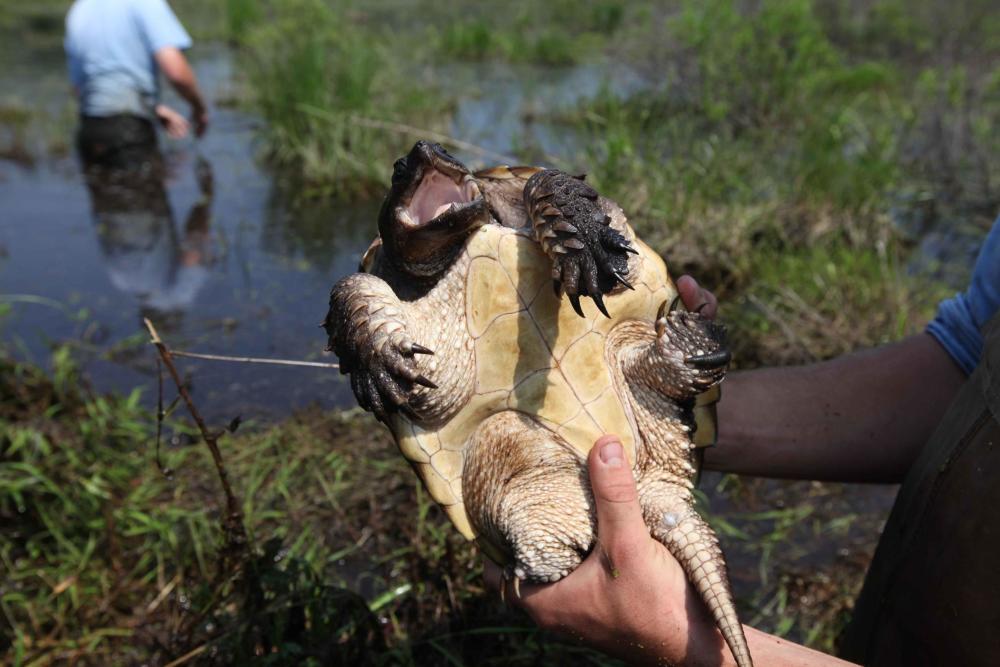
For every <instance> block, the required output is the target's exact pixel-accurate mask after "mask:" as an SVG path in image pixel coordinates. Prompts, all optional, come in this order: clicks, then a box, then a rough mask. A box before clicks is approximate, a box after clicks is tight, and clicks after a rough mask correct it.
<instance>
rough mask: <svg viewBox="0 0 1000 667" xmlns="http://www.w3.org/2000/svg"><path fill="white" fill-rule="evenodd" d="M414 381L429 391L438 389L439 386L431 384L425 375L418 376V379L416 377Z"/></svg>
mask: <svg viewBox="0 0 1000 667" xmlns="http://www.w3.org/2000/svg"><path fill="white" fill-rule="evenodd" d="M413 381H414V382H416V383H417V384H419V385H420V386H422V387H427V388H428V389H437V388H438V386H437V385H436V384H434V383H433V382H431V381H430V380H428V379H427V378H426V377H424V376H423V375H418V376H417V377H415V378H414V379H413Z"/></svg>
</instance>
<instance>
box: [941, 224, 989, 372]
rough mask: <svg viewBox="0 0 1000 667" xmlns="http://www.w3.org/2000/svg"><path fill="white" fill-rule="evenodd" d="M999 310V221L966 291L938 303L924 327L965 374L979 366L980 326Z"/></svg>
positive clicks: (987, 237)
mask: <svg viewBox="0 0 1000 667" xmlns="http://www.w3.org/2000/svg"><path fill="white" fill-rule="evenodd" d="M997 310H1000V218H997V219H996V220H995V221H994V222H993V229H991V230H990V233H989V234H988V235H987V236H986V240H985V241H984V242H983V247H982V249H981V250H980V251H979V258H978V259H976V266H975V268H974V269H973V270H972V280H971V281H970V282H969V288H968V289H967V290H966V291H965V292H962V293H961V294H956V295H955V296H954V298H951V299H948V300H946V301H942V302H941V304H940V305H939V306H938V311H937V317H935V318H934V320H933V321H932V322H931V323H930V324H929V325H928V326H927V333H929V334H930V335H932V336H934V338H936V339H937V341H938V342H939V343H941V345H942V346H943V347H944V349H945V350H947V351H948V354H950V355H951V357H952V359H954V360H955V363H957V364H958V365H959V366H960V367H961V368H962V370H964V371H965V372H966V374H971V373H972V371H973V369H975V367H976V366H977V365H978V364H979V357H980V356H981V355H982V352H983V331H982V329H983V326H984V325H985V324H986V323H987V322H988V321H989V320H990V318H992V317H993V315H994V314H995V313H996V312H997Z"/></svg>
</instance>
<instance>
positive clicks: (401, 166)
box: [392, 157, 409, 185]
mask: <svg viewBox="0 0 1000 667" xmlns="http://www.w3.org/2000/svg"><path fill="white" fill-rule="evenodd" d="M408 171H409V170H408V169H407V165H406V158H405V157H401V158H399V159H398V160H396V162H395V164H393V165H392V184H393V185H397V184H399V183H400V182H401V181H405V180H406V174H407V172H408Z"/></svg>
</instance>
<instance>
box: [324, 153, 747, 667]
mask: <svg viewBox="0 0 1000 667" xmlns="http://www.w3.org/2000/svg"><path fill="white" fill-rule="evenodd" d="M378 224H379V238H378V239H377V240H376V241H375V242H374V243H373V244H372V246H371V247H370V248H369V250H368V252H367V253H365V256H364V258H363V259H362V263H361V272H360V273H355V274H352V275H349V276H347V277H345V278H343V279H342V280H340V281H339V282H338V283H337V284H336V285H335V286H334V287H333V291H332V293H331V296H330V310H329V312H328V314H327V317H326V320H325V322H324V326H325V328H326V331H327V333H328V334H329V343H330V348H332V349H333V350H334V351H335V352H336V354H337V356H338V357H339V359H340V364H341V365H340V368H341V372H342V373H349V374H350V376H351V385H352V389H353V391H354V393H355V395H356V397H357V399H358V401H359V403H360V404H361V406H362V407H364V408H365V409H367V410H371V411H372V412H374V414H375V416H376V417H377V418H378V419H379V420H381V421H382V422H384V423H385V424H387V425H388V427H389V429H390V430H391V431H392V434H393V436H394V437H395V439H396V442H397V443H398V444H399V448H400V450H401V451H402V453H403V455H404V456H405V457H406V458H407V459H408V460H409V461H410V462H411V463H412V465H413V467H414V469H415V470H416V472H417V474H418V475H419V476H420V478H421V479H422V480H423V481H424V483H425V485H426V486H427V489H428V491H429V492H430V494H431V496H432V497H433V498H434V500H435V501H437V502H438V503H439V504H440V505H441V507H442V508H443V509H444V511H445V512H446V513H447V515H448V516H449V517H450V518H451V520H452V522H453V523H454V524H455V526H456V527H457V528H458V530H459V531H461V532H462V534H463V535H465V536H466V537H467V538H469V539H475V540H477V542H478V543H479V544H480V546H481V548H482V549H483V550H484V552H486V553H487V554H488V555H489V556H490V558H492V559H493V560H494V561H496V562H497V563H498V564H500V565H501V566H503V567H504V572H505V575H506V576H507V577H512V578H514V579H515V582H514V583H515V585H516V584H517V582H518V581H520V580H522V579H523V580H528V581H535V582H539V581H556V580H558V579H559V578H561V577H563V576H565V575H567V574H568V573H569V572H570V571H572V570H573V569H574V568H575V567H576V566H577V565H578V564H579V563H580V562H581V560H582V559H583V558H584V557H585V556H586V554H587V553H588V552H589V551H590V549H591V548H592V547H593V546H594V538H595V528H596V526H595V516H594V512H593V498H592V496H591V491H590V485H589V482H588V480H587V472H586V457H587V453H588V451H589V450H590V448H591V446H592V444H593V442H594V441H595V440H596V439H597V438H598V437H599V436H600V435H602V434H604V433H615V434H617V435H619V436H620V437H621V440H622V444H623V445H624V448H625V451H626V454H627V457H628V460H629V461H630V462H631V463H632V465H633V472H634V473H635V477H636V481H637V484H638V489H639V499H640V503H641V505H642V508H643V513H644V518H645V521H646V524H647V526H648V527H649V529H650V533H651V534H652V535H653V537H654V538H656V539H657V540H659V541H660V542H662V543H663V544H664V545H666V546H667V548H668V549H669V550H670V552H671V553H672V554H673V555H674V556H675V557H676V558H677V559H678V560H679V561H680V563H681V565H682V566H683V568H684V570H685V571H686V572H687V575H688V577H689V579H690V580H691V581H692V583H693V584H694V585H695V587H696V589H697V590H698V591H699V593H700V594H701V597H702V599H703V600H704V601H705V603H706V605H707V606H708V608H709V610H710V611H711V613H712V615H713V617H714V618H715V620H716V622H717V624H718V626H719V628H720V630H721V631H722V634H723V635H724V637H725V639H726V642H727V643H728V645H729V647H730V649H731V650H732V652H733V655H734V656H735V657H736V659H737V663H738V664H739V665H741V666H747V665H750V664H751V660H750V656H749V652H748V649H747V645H746V639H745V637H744V635H743V629H742V626H741V625H740V623H739V621H738V619H737V616H736V610H735V607H734V605H733V601H732V594H731V593H730V590H729V583H728V579H727V576H726V570H725V563H724V561H723V559H722V554H721V552H720V550H719V546H718V541H717V539H716V537H715V535H714V534H713V532H712V531H711V529H710V528H709V527H708V525H707V524H706V523H705V522H704V521H703V520H702V518H701V517H700V516H699V515H698V513H697V512H696V511H695V509H694V498H693V496H692V487H693V479H694V476H695V473H696V471H695V462H696V458H695V447H696V444H697V441H698V440H702V441H711V440H712V439H713V438H714V426H715V424H714V412H713V411H712V408H713V407H714V406H712V405H709V404H710V403H711V400H708V401H700V400H699V397H704V396H710V395H711V393H712V391H711V390H714V389H715V388H716V385H717V384H718V383H719V382H720V381H721V380H722V378H723V375H724V373H725V368H726V366H727V364H728V361H729V353H728V351H726V350H725V348H724V346H723V344H722V341H721V338H722V331H721V327H719V326H718V325H715V324H713V323H712V322H709V321H707V320H705V319H703V318H702V317H701V316H700V314H699V313H697V312H686V311H684V310H683V309H679V308H677V307H676V304H677V300H678V299H677V292H676V289H675V288H674V285H673V283H672V282H671V280H670V278H669V276H668V274H667V270H666V267H665V265H664V263H663V261H662V260H661V259H660V257H659V256H658V255H657V254H656V253H654V252H653V251H652V250H650V248H649V247H647V246H646V245H645V244H644V243H642V241H640V240H639V239H637V238H636V237H635V234H634V232H633V231H632V229H631V228H630V227H629V225H628V224H627V223H626V219H625V215H624V214H623V213H622V210H621V209H620V208H619V207H618V206H617V205H616V204H615V203H613V202H612V201H610V200H608V199H606V198H604V197H601V196H600V195H598V193H597V192H596V191H595V190H593V189H592V188H591V187H590V186H589V185H587V184H586V183H585V182H584V181H583V180H582V177H573V176H570V175H568V174H565V173H562V172H559V171H554V170H545V169H541V168H536V167H506V166H504V167H495V168H492V169H487V170H484V171H478V172H475V173H472V172H470V171H469V170H468V169H467V168H466V167H465V166H464V165H463V164H462V163H461V162H459V161H458V160H456V159H455V158H453V157H452V156H451V155H449V154H448V153H447V152H446V151H445V150H444V149H443V148H442V147H441V146H440V145H437V144H430V143H427V142H422V141H421V142H418V143H417V144H416V145H415V146H414V147H413V149H412V150H411V151H410V153H409V154H408V155H407V156H405V157H403V158H400V159H399V160H398V161H397V162H396V163H395V167H394V169H393V175H392V185H391V187H390V189H389V193H388V195H387V196H386V199H385V201H384V203H383V205H382V209H381V212H380V214H379V221H378ZM553 285H554V287H555V289H554V290H553V289H552V287H553ZM563 296H565V297H566V298H565V299H563ZM581 296H587V297H590V298H591V299H592V302H593V306H594V308H589V307H588V308H586V309H585V308H584V305H586V302H584V303H581V301H580V297H581ZM567 300H568V301H569V304H566V301H567ZM668 304H671V305H670V306H668ZM587 311H589V312H587ZM598 311H599V312H598ZM702 403H704V405H703V404H702Z"/></svg>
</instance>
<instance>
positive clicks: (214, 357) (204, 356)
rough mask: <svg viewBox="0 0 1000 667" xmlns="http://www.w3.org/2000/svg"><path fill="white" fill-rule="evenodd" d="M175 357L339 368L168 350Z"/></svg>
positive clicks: (324, 362) (311, 363) (325, 362)
mask: <svg viewBox="0 0 1000 667" xmlns="http://www.w3.org/2000/svg"><path fill="white" fill-rule="evenodd" d="M170 354H172V355H174V356H175V357H189V358H191V359H208V360H209V361H236V362H239V363H243V364H275V365H278V366H312V367H314V368H340V364H334V363H330V362H327V361H297V360H295V359H266V358H264V357H230V356H226V355H224V354H203V353H201V352H183V351H181V350H170Z"/></svg>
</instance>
